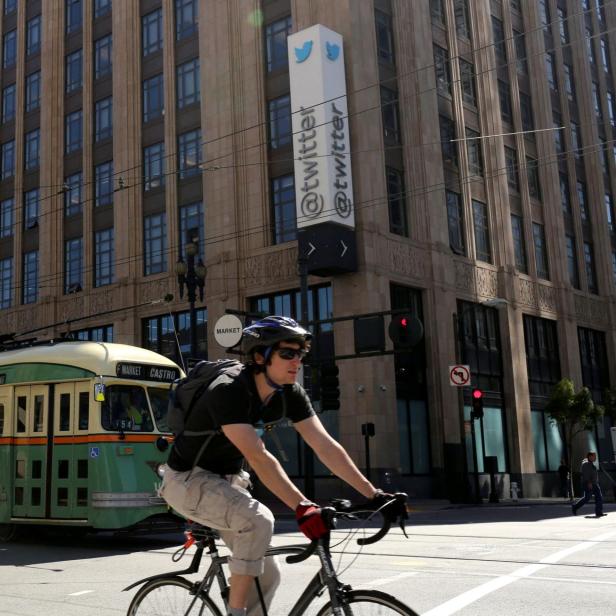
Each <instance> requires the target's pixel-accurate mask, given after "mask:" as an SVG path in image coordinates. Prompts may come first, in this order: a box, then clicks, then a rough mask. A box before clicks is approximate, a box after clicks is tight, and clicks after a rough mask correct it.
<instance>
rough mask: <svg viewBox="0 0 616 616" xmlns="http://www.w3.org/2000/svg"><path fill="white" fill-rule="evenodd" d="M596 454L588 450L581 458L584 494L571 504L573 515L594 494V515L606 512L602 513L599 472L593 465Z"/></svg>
mask: <svg viewBox="0 0 616 616" xmlns="http://www.w3.org/2000/svg"><path fill="white" fill-rule="evenodd" d="M596 459H597V454H596V453H595V452H594V451H589V452H588V453H587V454H586V458H584V460H582V468H581V473H582V490H584V495H583V496H582V498H580V499H579V500H578V501H576V502H575V503H573V505H571V511H572V513H573V515H577V512H578V509H580V508H581V507H583V506H584V505H585V504H586V503H587V502H588V501H589V500H590V499H591V497H592V496H593V495H594V497H595V516H596V517H597V518H600V517H602V516H604V515H607V513H603V494H601V486H600V485H599V472H598V471H597V467H596V466H595V460H596Z"/></svg>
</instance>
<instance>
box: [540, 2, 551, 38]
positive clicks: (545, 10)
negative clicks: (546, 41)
mask: <svg viewBox="0 0 616 616" xmlns="http://www.w3.org/2000/svg"><path fill="white" fill-rule="evenodd" d="M539 19H540V20H541V25H542V26H543V29H544V30H545V31H546V32H547V33H551V31H552V27H551V25H550V22H551V21H552V20H551V19H550V7H549V6H548V0H539Z"/></svg>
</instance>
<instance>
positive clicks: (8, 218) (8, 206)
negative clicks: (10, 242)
mask: <svg viewBox="0 0 616 616" xmlns="http://www.w3.org/2000/svg"><path fill="white" fill-rule="evenodd" d="M14 209H15V201H14V199H13V197H10V198H8V199H5V200H4V201H0V237H11V236H12V235H13V224H14V223H13V211H14Z"/></svg>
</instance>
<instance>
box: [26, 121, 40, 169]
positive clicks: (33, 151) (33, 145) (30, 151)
mask: <svg viewBox="0 0 616 616" xmlns="http://www.w3.org/2000/svg"><path fill="white" fill-rule="evenodd" d="M24 141H25V144H24V146H25V147H24V167H25V169H26V171H31V170H32V169H36V168H38V166H39V155H40V154H39V152H40V145H41V131H40V129H38V128H35V129H34V130H32V131H30V132H29V133H26V135H25V137H24Z"/></svg>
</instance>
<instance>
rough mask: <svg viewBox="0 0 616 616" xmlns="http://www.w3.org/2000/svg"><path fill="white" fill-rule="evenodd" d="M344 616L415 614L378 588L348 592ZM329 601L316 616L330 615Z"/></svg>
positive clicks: (410, 615) (401, 615)
mask: <svg viewBox="0 0 616 616" xmlns="http://www.w3.org/2000/svg"><path fill="white" fill-rule="evenodd" d="M343 612H344V616H394V614H399V615H400V616H417V612H414V611H413V610H412V609H411V608H410V607H408V605H404V603H402V602H400V601H398V599H396V598H395V597H392V596H391V595H388V594H387V593H384V592H379V591H378V590H353V591H351V592H350V593H349V602H348V604H347V605H346V606H345V607H344V608H343ZM333 613H334V610H333V608H332V605H331V603H328V604H327V605H324V606H323V608H322V609H321V611H320V612H319V613H318V615H317V616H332V614H333Z"/></svg>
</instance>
